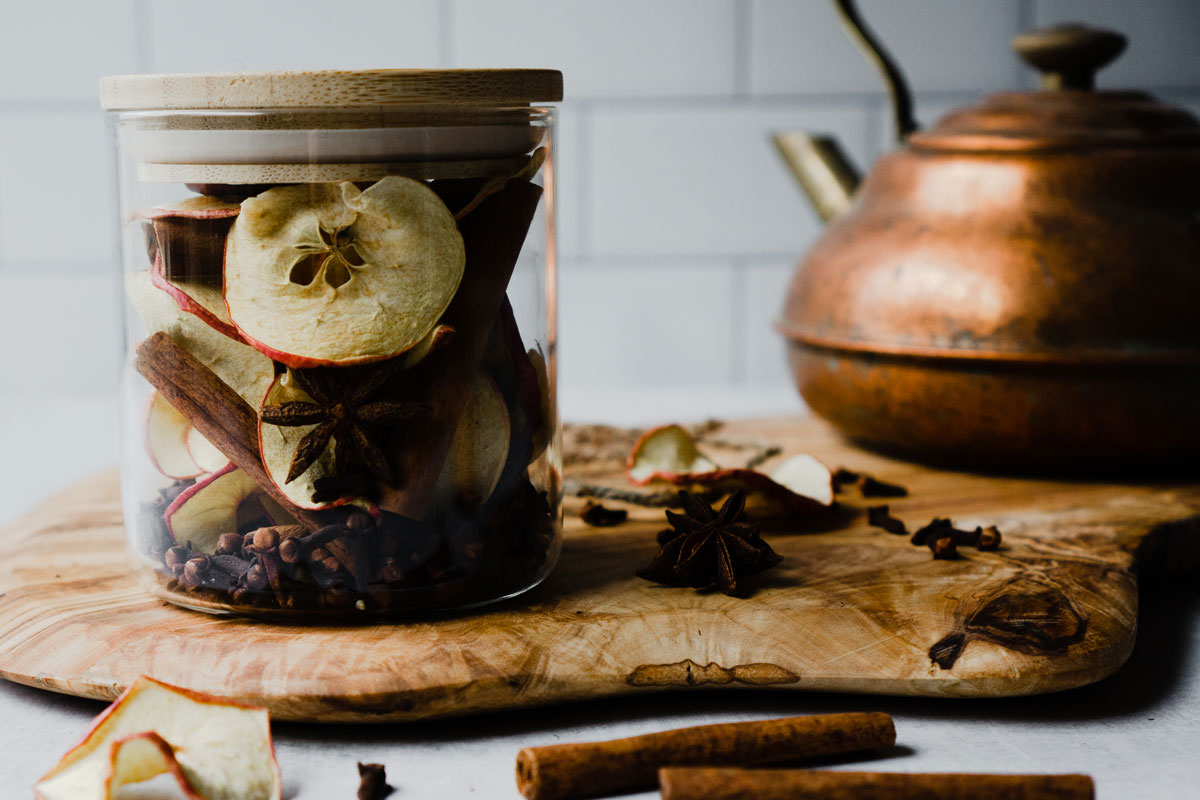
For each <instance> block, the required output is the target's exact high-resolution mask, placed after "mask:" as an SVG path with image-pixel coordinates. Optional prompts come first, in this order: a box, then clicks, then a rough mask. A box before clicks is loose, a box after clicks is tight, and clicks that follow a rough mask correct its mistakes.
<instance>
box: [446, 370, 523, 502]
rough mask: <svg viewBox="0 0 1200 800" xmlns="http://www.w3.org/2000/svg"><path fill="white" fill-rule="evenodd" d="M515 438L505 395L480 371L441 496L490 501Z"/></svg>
mask: <svg viewBox="0 0 1200 800" xmlns="http://www.w3.org/2000/svg"><path fill="white" fill-rule="evenodd" d="M511 438H512V423H511V422H510V421H509V416H508V405H507V404H506V403H505V402H504V395H503V393H501V391H500V388H499V387H498V386H497V385H496V382H495V381H494V380H492V378H491V377H490V376H488V375H486V374H484V373H482V372H480V373H479V374H477V375H476V376H475V380H474V381H473V382H472V384H471V394H470V397H469V398H468V399H467V405H466V407H465V408H464V409H463V415H462V416H461V417H459V421H458V427H457V428H455V429H454V438H453V439H451V441H450V450H449V452H448V454H447V456H446V461H445V462H444V464H443V466H442V474H441V475H440V476H438V488H437V489H436V492H437V494H439V495H441V496H447V495H448V494H472V495H474V496H476V497H478V498H479V501H480V502H485V501H487V499H488V498H489V497H491V495H492V492H493V491H494V490H495V488H496V484H497V483H499V481H500V475H501V474H502V473H503V472H504V465H505V464H506V463H507V462H508V448H509V444H510V442H511Z"/></svg>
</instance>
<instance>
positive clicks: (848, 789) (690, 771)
mask: <svg viewBox="0 0 1200 800" xmlns="http://www.w3.org/2000/svg"><path fill="white" fill-rule="evenodd" d="M658 783H659V789H660V791H661V792H662V797H663V800H806V799H807V798H814V799H815V798H820V800H885V799H886V800H906V799H908V800H918V798H919V800H1091V799H1092V798H1094V797H1095V792H1096V790H1095V786H1094V784H1093V783H1092V779H1091V778H1090V777H1088V776H1087V775H970V774H964V773H908V772H835V771H816V770H804V769H729V768H724V769H722V768H713V767H699V768H697V767H690V768H689V767H685V768H669V769H663V770H660V771H659V773H658Z"/></svg>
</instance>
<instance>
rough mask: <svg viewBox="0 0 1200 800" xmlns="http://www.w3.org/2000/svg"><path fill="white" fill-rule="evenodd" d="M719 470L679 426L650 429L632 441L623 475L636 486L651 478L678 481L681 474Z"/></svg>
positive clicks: (662, 426) (649, 480)
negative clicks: (631, 448)
mask: <svg viewBox="0 0 1200 800" xmlns="http://www.w3.org/2000/svg"><path fill="white" fill-rule="evenodd" d="M717 469H720V468H719V467H718V466H717V465H716V463H715V462H713V461H712V459H710V458H709V457H708V456H706V455H704V454H703V453H701V452H700V450H699V448H697V447H696V440H695V439H693V438H692V436H691V434H689V433H688V432H687V431H685V430H684V429H683V428H682V427H680V426H679V425H660V426H659V427H657V428H651V429H650V430H648V431H646V432H645V433H643V434H642V435H641V436H639V437H638V439H637V441H636V442H634V443H633V450H632V451H630V453H629V459H628V460H627V461H626V462H625V474H626V475H628V476H629V480H631V481H633V482H634V483H636V484H637V485H639V486H645V485H646V484H648V483H650V482H651V481H665V482H666V483H679V482H680V481H679V480H678V479H679V478H680V476H689V475H696V474H699V473H705V472H713V471H715V470H717Z"/></svg>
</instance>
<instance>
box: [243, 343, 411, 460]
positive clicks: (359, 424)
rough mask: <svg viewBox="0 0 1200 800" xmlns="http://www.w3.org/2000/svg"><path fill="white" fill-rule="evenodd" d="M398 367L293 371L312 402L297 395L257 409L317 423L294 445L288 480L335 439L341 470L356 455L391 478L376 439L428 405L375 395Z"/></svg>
mask: <svg viewBox="0 0 1200 800" xmlns="http://www.w3.org/2000/svg"><path fill="white" fill-rule="evenodd" d="M352 369H353V370H355V371H354V372H352V371H351V370H352ZM395 371H396V365H395V363H392V364H389V365H385V366H371V367H360V368H351V369H345V368H343V369H338V370H336V372H337V373H338V374H337V375H331V374H330V372H331V371H330V370H327V369H320V368H318V369H293V370H292V371H291V373H292V377H293V378H294V379H295V381H296V385H297V386H299V387H300V388H301V389H303V390H304V392H305V393H306V394H308V396H309V397H311V398H312V402H308V401H303V400H294V401H292V402H290V403H282V404H280V405H267V406H263V407H262V409H261V410H260V411H259V416H260V417H261V419H262V421H263V422H266V423H270V424H271V425H280V426H284V427H292V426H297V425H316V426H317V427H315V428H313V429H312V430H311V431H309V432H308V433H307V434H305V435H304V438H302V439H301V440H300V443H299V444H298V445H297V446H296V452H295V454H293V455H292V461H291V463H290V464H289V465H288V474H287V478H286V480H287V482H289V483H290V482H291V481H294V480H295V479H296V478H298V477H300V476H301V475H302V474H304V471H305V470H307V469H308V468H309V467H311V466H312V465H313V462H315V461H316V460H317V458H318V457H319V456H320V455H321V453H323V452H324V451H325V448H326V447H328V446H329V441H330V439H333V440H334V463H335V464H336V465H337V469H338V470H339V472H342V471H344V470H345V469H346V468H347V465H349V464H350V463H351V462H352V461H358V462H361V463H362V464H363V465H364V466H365V467H366V468H367V470H368V471H369V472H370V473H371V474H372V475H373V476H374V477H375V478H376V479H378V480H380V481H383V482H385V483H392V470H391V467H390V466H389V464H388V458H387V454H386V453H384V451H383V449H382V448H381V447H380V446H379V445H378V444H377V442H376V439H377V438H378V437H379V434H380V432H381V430H384V429H387V428H394V427H396V426H397V425H400V424H402V423H404V422H407V421H408V420H411V419H413V418H414V417H417V416H420V415H421V414H425V413H428V412H429V410H430V409H429V406H427V405H425V404H424V403H415V402H405V401H399V400H377V399H374V398H375V396H376V395H378V394H379V393H380V391H381V390H382V389H383V388H384V386H386V385H387V383H388V381H389V380H390V379H391V378H392V376H393V375H394V374H395Z"/></svg>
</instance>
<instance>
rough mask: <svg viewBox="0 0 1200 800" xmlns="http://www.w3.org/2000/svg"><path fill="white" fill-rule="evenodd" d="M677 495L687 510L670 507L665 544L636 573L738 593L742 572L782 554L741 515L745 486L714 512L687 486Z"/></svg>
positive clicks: (763, 566) (772, 563)
mask: <svg viewBox="0 0 1200 800" xmlns="http://www.w3.org/2000/svg"><path fill="white" fill-rule="evenodd" d="M679 496H680V499H681V500H682V502H683V510H684V512H685V513H683V514H676V513H674V512H672V511H668V512H667V521H668V522H670V523H671V527H672V528H673V529H674V530H673V531H672V530H666V531H663V532H662V533H660V534H659V544H661V545H662V549H661V550H660V551H659V552H658V555H656V556H655V557H654V560H653V561H651V562H650V563H649V564H648V565H647V566H646V567H644V568H642V569H640V570H638V572H637V574H638V577H640V578H645V579H646V580H648V581H654V582H655V583H665V584H667V585H669V586H691V587H693V588H696V589H706V588H708V587H710V586H716V587H717V588H719V589H720V590H721V591H722V592H724V593H725V594H727V595H730V596H736V595H738V594H740V593H741V591H742V586H740V585H739V583H738V581H739V579H740V578H742V577H743V576H745V575H750V574H753V573H756V572H762V571H763V570H766V569H770V568H771V567H773V566H775V565H776V564H778V563H779V562H780V561H782V560H783V557H782V556H780V555H779V554H778V553H776V552H775V551H774V550H772V549H771V547H770V545H768V544H767V543H766V542H764V541H763V540H762V537H761V536H759V532H758V524H757V523H754V522H739V521H738V517H740V516H741V514H742V511H743V510H745V508H746V492H745V491H744V490H742V489H739V490H738V491H737V492H735V493H734V494H732V495H730V496H729V499H727V500H726V501H725V503H724V505H722V506H721V510H720V511H715V512H714V511H713V510H712V509H711V508H709V506H708V504H707V503H705V502H703V501H702V500H700V499H699V498H697V497H696V496H695V495H693V494H690V493H689V492H680V493H679Z"/></svg>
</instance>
